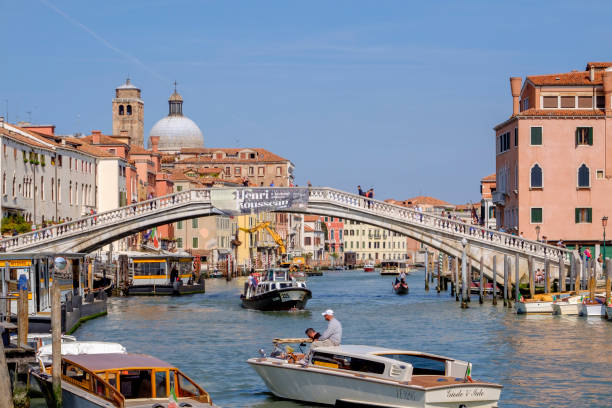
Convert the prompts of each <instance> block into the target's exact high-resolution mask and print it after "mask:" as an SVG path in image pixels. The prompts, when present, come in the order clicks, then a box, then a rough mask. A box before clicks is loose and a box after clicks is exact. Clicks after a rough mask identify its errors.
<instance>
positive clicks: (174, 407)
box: [168, 384, 179, 408]
mask: <svg viewBox="0 0 612 408" xmlns="http://www.w3.org/2000/svg"><path fill="white" fill-rule="evenodd" d="M168 408H179V404H178V398H176V392H175V391H174V384H172V386H171V387H170V396H169V397H168Z"/></svg>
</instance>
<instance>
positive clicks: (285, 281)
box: [240, 269, 312, 311]
mask: <svg viewBox="0 0 612 408" xmlns="http://www.w3.org/2000/svg"><path fill="white" fill-rule="evenodd" d="M310 298H312V292H311V291H310V289H308V288H307V287H306V282H305V281H298V280H296V279H295V278H292V277H291V275H290V272H289V271H288V270H287V269H270V270H269V271H268V272H267V273H266V274H264V275H263V276H262V279H261V281H259V282H258V281H255V282H254V281H253V280H251V279H248V280H247V281H246V282H245V283H244V292H243V294H242V295H240V299H241V300H242V307H244V308H246V309H255V310H265V311H281V310H296V309H297V310H302V309H304V307H306V302H308V299H310Z"/></svg>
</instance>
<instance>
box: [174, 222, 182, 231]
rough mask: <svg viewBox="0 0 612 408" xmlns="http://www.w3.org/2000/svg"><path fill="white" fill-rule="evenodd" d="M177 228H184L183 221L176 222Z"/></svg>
mask: <svg viewBox="0 0 612 408" xmlns="http://www.w3.org/2000/svg"><path fill="white" fill-rule="evenodd" d="M176 229H179V230H180V229H183V221H178V222H177V223H176Z"/></svg>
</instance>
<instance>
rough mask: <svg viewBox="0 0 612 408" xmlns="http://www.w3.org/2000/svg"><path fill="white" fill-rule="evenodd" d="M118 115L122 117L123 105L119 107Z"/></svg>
mask: <svg viewBox="0 0 612 408" xmlns="http://www.w3.org/2000/svg"><path fill="white" fill-rule="evenodd" d="M119 115H123V105H119Z"/></svg>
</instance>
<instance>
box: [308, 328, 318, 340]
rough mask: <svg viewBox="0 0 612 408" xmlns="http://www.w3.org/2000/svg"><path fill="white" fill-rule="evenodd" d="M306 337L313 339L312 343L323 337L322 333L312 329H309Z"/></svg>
mask: <svg viewBox="0 0 612 408" xmlns="http://www.w3.org/2000/svg"><path fill="white" fill-rule="evenodd" d="M306 335H307V336H308V337H309V338H311V339H312V341H315V340H319V337H321V333H319V332H318V331H316V330H315V329H313V328H312V327H309V328H307V329H306Z"/></svg>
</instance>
